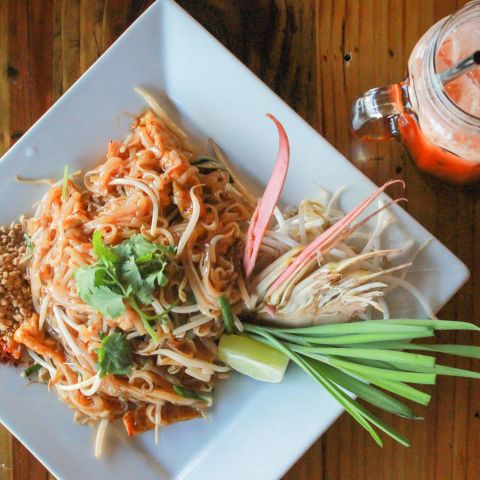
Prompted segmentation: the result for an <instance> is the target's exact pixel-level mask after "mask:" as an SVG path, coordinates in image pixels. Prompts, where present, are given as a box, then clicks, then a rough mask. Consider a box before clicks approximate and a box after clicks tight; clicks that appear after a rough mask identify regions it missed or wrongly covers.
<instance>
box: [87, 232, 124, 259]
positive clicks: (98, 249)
mask: <svg viewBox="0 0 480 480" xmlns="http://www.w3.org/2000/svg"><path fill="white" fill-rule="evenodd" d="M92 245H93V251H94V252H95V255H96V256H97V257H98V259H99V260H103V261H105V260H106V261H107V262H112V263H116V262H118V261H119V260H120V259H119V258H118V256H117V255H116V254H115V252H114V250H113V249H112V248H110V247H107V246H106V245H105V243H104V242H103V237H102V234H101V233H100V231H99V230H96V231H95V232H94V234H93V237H92Z"/></svg>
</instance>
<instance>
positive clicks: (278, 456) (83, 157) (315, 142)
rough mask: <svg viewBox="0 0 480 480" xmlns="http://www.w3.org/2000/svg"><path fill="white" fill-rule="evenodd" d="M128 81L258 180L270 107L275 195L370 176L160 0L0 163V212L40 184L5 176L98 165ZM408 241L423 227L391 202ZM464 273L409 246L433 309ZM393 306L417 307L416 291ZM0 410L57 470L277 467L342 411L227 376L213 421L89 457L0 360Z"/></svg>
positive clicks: (201, 476)
mask: <svg viewBox="0 0 480 480" xmlns="http://www.w3.org/2000/svg"><path fill="white" fill-rule="evenodd" d="M135 86H142V87H145V88H147V89H153V90H154V91H158V92H159V91H163V92H165V93H166V94H167V96H168V97H169V98H170V99H171V100H172V101H173V104H174V105H175V106H176V108H177V109H178V112H179V116H180V118H181V119H182V120H183V122H184V123H187V125H188V126H189V127H192V128H193V129H194V130H195V131H196V132H197V133H198V134H199V135H200V136H205V137H207V136H208V137H211V138H214V139H215V141H216V142H217V143H218V144H219V145H220V146H221V147H222V148H223V150H224V151H225V152H226V153H227V155H228V156H229V157H230V159H231V160H232V161H233V162H234V163H235V164H236V165H238V166H239V167H240V168H241V169H242V170H243V171H244V172H245V173H246V174H247V175H248V176H250V177H251V178H252V179H253V180H254V181H257V182H259V183H265V180H266V179H267V178H268V176H269V174H270V171H271V168H272V165H273V163H274V159H275V155H276V150H277V135H276V132H275V131H274V128H273V127H272V124H271V122H270V121H268V120H266V119H265V117H264V115H265V113H267V112H271V113H273V114H274V115H276V116H277V117H278V118H279V119H280V120H281V121H282V123H283V124H284V125H285V128H286V130H287V132H288V134H289V137H290V142H291V147H292V159H291V168H290V173H289V178H288V180H287V183H286V186H285V191H284V197H283V198H284V199H285V200H287V201H288V202H289V203H290V202H297V201H299V200H300V199H301V198H304V197H306V196H309V195H314V194H315V193H316V190H317V186H318V185H320V184H321V185H322V186H324V187H325V188H328V189H329V190H330V191H334V190H335V189H337V188H338V187H340V186H343V185H350V186H351V188H350V189H349V191H348V192H347V194H345V195H344V197H343V199H342V202H343V203H342V207H343V208H345V209H348V208H350V207H352V206H353V205H354V204H355V203H356V202H357V201H358V200H360V199H361V198H363V197H365V196H366V195H367V194H368V193H370V192H371V191H372V190H373V188H374V185H373V184H372V183H371V182H370V181H369V180H368V179H367V178H366V177H364V176H363V175H362V174H361V173H360V172H359V171H358V170H357V169H356V168H355V167H353V166H352V165H351V164H350V163H349V162H348V161H347V160H346V159H345V158H344V157H342V156H341V155H340V154H339V153H338V152H337V151H336V150H335V149H334V148H333V147H332V146H330V145H329V144H328V143H327V142H326V141H325V140H324V139H323V138H322V137H321V136H320V135H319V134H318V133H317V132H316V131H315V130H314V129H312V128H311V127H310V126H309V125H308V124H307V123H306V122H305V121H304V120H302V119H301V118H300V117H299V116H298V115H297V114H296V113H295V112H294V111H293V110H292V109H291V108H290V107H289V106H288V105H286V104H285V103H284V102H283V101H281V100H280V99H279V98H278V97H277V96H276V95H275V94H274V93H272V92H271V91H270V90H269V89H268V88H267V87H266V86H265V85H264V84H263V83H261V82H260V81H259V80H258V79H257V78H256V77H255V76H254V75H253V74H252V73H251V72H250V71H249V70H248V69H247V68H245V66H243V65H242V64H241V63H240V62H239V61H238V60H237V59H235V58H234V57H233V55H231V54H230V53H229V52H228V51H227V50H226V49H225V48H224V47H222V46H221V45H220V44H219V43H218V42H217V41H216V40H215V39H214V38H213V37H212V36H210V35H209V34H208V33H207V32H206V31H205V30H204V29H203V28H202V27H201V26H200V25H198V24H197V23H196V22H195V21H194V20H193V19H192V18H190V17H189V16H188V15H187V14H186V13H185V12H184V11H183V10H182V9H181V8H180V7H178V6H177V5H176V4H175V3H173V2H172V1H170V0H164V1H158V2H156V3H155V4H154V5H153V6H152V7H151V8H150V9H149V10H148V11H147V12H145V13H144V14H143V15H142V16H141V17H140V18H139V19H138V20H137V21H136V22H135V23H134V24H133V25H132V26H131V27H130V28H129V29H128V30H127V31H126V32H125V33H124V34H123V35H122V37H121V38H120V39H119V40H118V41H117V42H116V43H115V44H114V45H113V46H112V47H111V48H110V49H109V50H108V51H107V52H106V53H105V54H104V55H103V56H102V57H101V59H100V60H98V61H97V62H96V63H95V64H94V65H93V66H92V68H91V69H90V70H89V71H88V72H87V73H86V74H85V75H84V76H83V77H82V78H81V79H80V80H79V81H78V82H77V83H76V84H75V85H74V86H73V87H72V88H71V89H70V90H69V91H68V92H67V93H66V94H65V95H64V96H63V97H62V98H61V100H59V101H58V102H57V103H56V104H55V105H54V106H53V107H52V108H51V109H50V110H49V111H48V112H47V113H46V114H45V115H44V116H43V117H42V118H41V119H40V120H39V121H38V122H37V123H36V124H35V125H34V126H33V127H32V128H31V130H30V131H29V132H28V133H27V134H26V135H24V137H23V138H22V139H21V140H20V141H19V142H17V144H16V145H15V146H14V147H13V148H12V149H11V150H10V151H9V152H8V153H7V154H6V155H5V156H4V157H3V159H2V160H1V161H0V178H1V182H0V202H1V203H0V204H1V205H2V209H1V211H0V223H5V222H7V221H11V220H13V219H14V218H16V217H17V216H18V215H19V214H21V213H26V212H30V211H31V205H32V203H33V202H34V201H35V200H36V199H38V198H39V197H40V195H41V194H42V193H43V191H42V188H40V187H34V186H25V185H19V184H18V183H15V181H14V178H15V176H16V175H17V174H20V175H23V176H25V177H57V178H59V177H60V176H61V173H62V170H63V166H64V165H65V164H67V163H68V164H69V165H70V166H71V167H74V168H85V167H87V166H91V165H92V164H94V163H98V162H99V161H100V159H101V158H102V155H103V154H104V152H105V149H106V145H107V143H108V141H109V140H110V139H112V138H121V137H122V136H123V135H125V133H126V131H127V128H128V125H129V123H130V121H131V119H130V118H129V117H127V116H125V115H123V113H122V112H125V111H129V112H134V113H138V112H140V111H141V110H142V109H143V108H144V105H143V103H142V100H141V99H140V98H139V97H138V96H137V94H135V93H134V91H133V88H134V87H135ZM395 211H396V214H397V215H398V216H399V217H400V219H401V221H402V224H403V228H404V230H405V232H407V233H408V234H409V235H410V236H411V237H412V238H414V239H415V240H416V241H417V242H418V244H424V243H425V242H426V241H427V240H428V239H430V238H431V235H430V234H429V233H428V232H427V231H426V230H425V229H424V228H422V227H421V226H420V225H419V224H418V223H417V222H416V221H415V220H413V219H412V218H411V217H410V216H409V215H408V214H407V213H405V212H404V211H403V210H401V209H399V208H396V209H395ZM467 278H468V271H467V269H466V267H465V266H464V265H463V264H462V263H461V262H460V261H459V260H458V259H457V258H456V257H455V256H454V255H453V254H452V253H451V252H450V251H448V250H447V249H446V248H445V247H444V246H443V245H442V244H440V242H438V241H437V240H436V239H432V240H431V242H430V243H429V244H428V246H427V247H426V248H425V249H424V250H423V252H422V254H421V255H420V256H419V257H417V259H416V261H415V265H414V268H413V269H412V272H411V273H410V277H409V280H410V281H412V283H414V284H415V285H416V286H417V287H418V288H419V289H420V290H421V291H422V292H423V293H424V294H425V296H426V297H427V299H428V300H429V301H430V303H431V305H432V307H433V309H434V310H438V309H439V308H440V307H441V306H442V305H443V304H444V303H445V302H447V301H448V300H449V299H450V297H451V296H452V295H453V294H454V293H455V292H456V291H457V289H458V288H459V287H460V286H461V285H462V284H463V283H464V282H465V280H466V279H467ZM401 303H402V307H403V310H401V311H397V314H403V315H418V314H421V312H418V311H417V310H416V307H415V304H414V302H411V303H409V302H408V301H407V300H406V296H405V297H404V300H403V301H402V302H401ZM0 372H1V373H0V391H1V394H0V420H1V421H2V423H4V424H5V425H6V426H7V427H8V428H9V429H10V430H11V431H12V432H13V433H14V434H15V435H16V436H17V437H18V438H19V439H20V440H21V441H22V442H23V443H24V444H26V446H27V447H28V448H29V449H30V450H31V451H32V452H33V453H34V454H35V455H36V456H37V457H38V458H39V459H40V460H41V461H42V462H43V463H44V464H45V465H46V466H47V467H48V468H49V469H50V470H51V471H52V472H53V473H54V475H56V476H57V477H58V478H60V479H64V480H84V479H86V478H88V479H90V480H95V479H106V478H114V479H116V480H122V479H131V478H137V479H141V480H149V479H168V478H173V479H185V480H194V479H195V480H207V479H208V480H215V479H219V480H220V479H221V480H225V479H229V480H235V479H238V480H240V479H242V480H243V479H245V478H248V479H249V480H255V479H258V480H268V479H275V478H279V477H280V476H281V475H282V474H283V473H284V472H285V471H286V470H287V469H288V468H289V467H290V465H292V463H293V462H295V460H296V459H297V458H298V457H299V456H300V455H301V454H302V453H303V452H304V451H305V450H306V449H307V448H308V447H309V446H310V445H311V443H312V442H313V441H314V440H315V439H316V438H317V437H318V436H319V435H321V434H322V432H324V431H325V430H326V429H327V427H328V426H329V425H330V424H331V423H332V422H333V421H334V420H335V419H336V418H337V417H338V415H339V414H340V413H341V411H342V409H341V408H340V407H339V406H338V405H337V403H336V402H335V401H334V400H332V399H331V398H330V397H329V396H328V394H327V393H325V392H324V391H323V390H322V389H321V388H319V387H318V385H317V384H315V383H314V382H313V381H311V380H310V379H309V378H308V377H306V376H305V375H304V374H303V373H301V372H300V371H298V370H297V369H295V368H290V370H289V372H288V375H287V378H286V381H284V382H283V383H281V384H276V385H268V384H262V383H257V382H254V381H251V380H249V379H247V378H244V377H243V378H242V377H240V376H234V377H233V378H232V379H231V380H229V381H226V382H223V384H221V385H220V387H219V388H218V391H217V393H216V402H215V403H216V406H215V408H214V409H213V411H212V413H211V419H210V421H204V420H194V421H191V422H187V423H184V424H177V425H174V426H171V427H169V428H167V429H165V430H164V431H162V432H161V434H160V444H159V447H158V448H156V447H155V446H154V442H153V436H152V435H151V434H146V435H143V436H141V437H139V438H136V439H134V440H125V438H124V437H123V436H122V435H121V434H120V433H118V432H119V431H120V429H119V431H118V432H116V431H115V430H114V431H112V432H111V433H110V435H109V440H110V442H109V445H110V447H109V448H108V449H107V452H106V454H105V456H104V457H103V458H101V459H100V460H95V458H94V456H93V443H92V439H93V431H92V430H91V429H89V428H87V427H81V426H77V425H74V424H73V421H72V416H73V415H72V412H71V411H70V410H69V409H68V408H67V407H66V406H64V405H61V404H60V403H59V402H58V401H57V399H56V397H55V396H54V394H52V393H49V392H47V389H46V388H45V386H43V385H32V386H27V382H26V380H25V379H23V378H21V377H20V376H19V375H18V373H17V372H15V371H14V370H13V369H10V368H7V367H1V368H0Z"/></svg>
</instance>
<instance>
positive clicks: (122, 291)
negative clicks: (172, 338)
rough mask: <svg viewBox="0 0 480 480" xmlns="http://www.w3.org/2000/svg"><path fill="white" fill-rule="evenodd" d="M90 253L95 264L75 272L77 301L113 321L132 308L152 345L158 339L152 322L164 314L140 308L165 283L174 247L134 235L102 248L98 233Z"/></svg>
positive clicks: (165, 313)
mask: <svg viewBox="0 0 480 480" xmlns="http://www.w3.org/2000/svg"><path fill="white" fill-rule="evenodd" d="M92 245H93V251H94V252H95V255H96V256H97V258H98V261H97V262H96V263H95V264H93V265H88V266H85V267H82V268H79V269H78V270H77V271H76V272H75V280H76V282H77V290H78V295H79V296H80V298H81V299H82V300H83V301H84V302H85V303H86V304H87V305H90V306H91V307H93V308H95V310H98V311H99V312H100V313H102V314H103V315H105V316H108V317H111V318H115V317H119V316H120V315H122V314H123V313H124V312H125V310H126V306H125V305H126V304H128V305H130V307H131V308H133V309H134V310H135V311H136V312H137V313H138V315H139V316H140V318H141V319H142V321H143V324H144V326H145V329H146V330H147V332H148V333H149V335H150V336H151V337H152V339H153V340H154V341H155V342H158V336H157V334H156V332H155V330H154V328H153V327H152V325H151V323H150V322H152V321H156V320H158V319H159V318H163V317H165V316H166V315H167V312H164V313H162V314H160V315H147V314H146V313H145V312H143V311H142V309H141V307H140V305H148V304H151V303H152V302H153V300H154V297H153V292H154V291H155V289H156V288H158V287H163V286H165V285H166V284H167V282H168V279H167V277H166V275H165V272H164V271H165V267H166V266H167V264H168V256H169V255H171V254H173V253H174V252H175V248H174V247H164V246H162V245H158V244H156V243H153V242H150V241H148V240H147V239H146V238H145V237H144V236H143V235H135V236H133V237H131V238H129V239H128V240H125V241H123V242H122V243H120V244H119V245H117V246H115V247H109V246H107V245H105V243H104V242H103V239H102V235H101V233H100V232H98V231H96V232H95V233H94V234H93V237H92Z"/></svg>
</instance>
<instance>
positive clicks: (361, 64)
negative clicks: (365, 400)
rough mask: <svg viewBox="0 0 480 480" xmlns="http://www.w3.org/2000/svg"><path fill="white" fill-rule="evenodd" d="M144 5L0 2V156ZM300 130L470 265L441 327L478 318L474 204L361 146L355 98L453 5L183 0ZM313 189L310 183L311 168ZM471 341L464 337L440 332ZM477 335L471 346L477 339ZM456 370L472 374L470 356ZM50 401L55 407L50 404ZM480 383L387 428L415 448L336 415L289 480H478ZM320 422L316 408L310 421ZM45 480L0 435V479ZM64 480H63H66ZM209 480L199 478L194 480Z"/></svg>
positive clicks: (435, 0) (405, 162)
mask: <svg viewBox="0 0 480 480" xmlns="http://www.w3.org/2000/svg"><path fill="white" fill-rule="evenodd" d="M150 3H151V2H150V1H141V0H31V1H27V0H0V150H1V151H2V152H3V151H5V150H7V149H8V147H9V146H10V145H12V144H13V143H14V142H15V141H16V140H17V139H18V138H20V137H21V136H22V135H23V133H24V132H25V131H26V130H27V129H28V128H29V127H30V125H31V124H32V123H33V122H34V121H35V120H36V119H37V118H38V117H40V115H41V114H42V113H43V112H44V111H45V110H47V108H48V107H49V106H50V105H51V104H52V103H53V102H54V101H55V100H57V99H58V97H60V95H61V94H62V93H63V92H64V91H65V90H66V89H67V88H68V87H69V86H70V85H71V84H72V83H73V82H74V81H75V80H76V79H77V78H78V77H79V76H80V74H81V73H82V72H83V71H84V70H85V69H87V68H88V67H89V66H90V64H91V63H92V62H94V61H95V60H96V59H97V58H98V57H99V55H100V54H101V53H102V52H103V51H104V50H105V49H106V48H107V47H108V46H109V45H110V44H111V43H112V42H113V41H114V40H115V39H116V38H117V37H118V36H119V35H120V34H121V33H122V32H123V30H125V28H126V27H127V26H128V25H129V24H130V23H131V22H132V21H133V20H134V19H135V18H136V17H137V16H138V15H139V14H140V13H141V12H142V11H143V10H144V9H145V8H146V7H147V6H148V5H149V4H150ZM179 3H180V4H181V5H182V6H183V7H184V8H186V9H187V10H188V11H189V12H190V13H191V14H192V15H193V16H194V17H195V18H196V19H197V20H199V21H200V23H202V24H203V25H204V26H205V27H206V28H207V29H208V30H209V31H210V32H212V33H213V35H215V36H216V37H217V38H218V39H219V40H220V41H221V42H223V43H224V44H225V45H226V46H227V47H228V48H229V49H230V50H231V51H232V52H233V53H234V54H235V55H237V56H238V57H239V58H240V59H241V60H242V61H243V62H245V63H246V65H248V67H250V68H251V69H252V70H253V71H254V72H255V73H256V74H257V75H258V76H259V77H260V78H261V79H262V80H263V81H265V82H266V83H267V84H268V85H269V86H270V87H271V88H272V89H273V90H274V91H275V92H277V93H278V94H279V95H280V96H281V97H282V98H283V99H285V101H287V102H288V103H289V104H290V105H291V106H292V107H293V108H295V109H296V110H297V111H298V112H299V114H300V115H302V116H303V117H304V118H305V119H306V120H307V121H308V122H310V124H311V125H313V126H314V127H315V128H316V129H317V130H318V131H319V132H321V133H322V135H324V136H325V137H326V138H327V139H328V140H329V141H330V142H331V143H332V144H333V145H335V146H336V147H337V148H338V149H339V150H340V151H341V152H342V153H343V154H344V155H346V156H347V157H348V158H350V159H351V161H352V162H353V163H354V164H355V165H356V166H357V167H358V168H360V169H361V170H362V171H363V172H365V173H366V174H367V175H368V176H369V177H370V178H371V179H373V180H374V181H375V182H377V183H382V182H384V181H385V180H387V179H390V178H392V177H395V178H403V179H404V180H405V181H406V182H407V196H408V198H409V200H410V201H409V203H408V205H407V206H406V209H407V210H408V211H409V212H410V213H411V214H412V215H413V216H414V217H415V218H417V219H418V220H419V221H420V223H422V224H423V225H424V226H425V227H426V228H428V229H429V230H430V231H431V232H432V233H433V234H434V235H436V236H437V237H438V238H439V239H440V240H441V241H442V242H444V243H445V244H446V245H447V246H448V247H449V248H450V249H451V250H452V251H453V252H455V253H456V254H457V255H458V256H459V257H460V258H461V259H462V260H463V261H464V262H465V263H466V264H467V265H468V266H469V267H470V268H471V270H472V272H474V273H473V275H472V279H471V280H470V281H469V283H468V284H467V285H466V286H465V287H464V288H463V289H462V290H461V292H460V293H459V294H458V295H457V296H456V297H455V299H454V300H452V301H451V302H450V303H449V304H448V306H447V307H445V308H444V309H443V311H442V312H441V316H442V318H459V319H465V320H472V319H475V318H477V319H478V320H480V296H478V297H476V296H475V295H474V292H476V291H477V290H478V288H479V282H480V249H478V248H476V245H480V203H479V195H478V192H462V191H457V190H454V189H451V188H449V187H447V186H444V185H441V184H438V183H435V182H432V181H431V180H429V179H427V178H425V177H423V176H422V175H420V174H419V173H418V172H417V171H416V170H415V168H414V167H413V165H412V164H411V163H410V161H409V159H408V158H407V155H406V154H405V152H404V151H403V150H402V148H401V147H400V145H398V144H395V143H392V144H387V145H379V146H376V145H361V144H359V143H358V142H357V141H355V140H354V139H353V138H352V136H351V134H350V131H349V111H350V106H351V104H352V102H353V100H354V99H355V98H356V97H357V96H358V95H359V94H360V93H361V92H363V91H364V90H366V89H368V88H371V87H374V86H380V85H386V84H389V83H392V82H396V81H399V80H400V79H401V78H402V76H403V75H404V73H405V65H406V62H407V59H408V55H409V53H410V51H411V50H412V48H413V46H414V45H415V42H416V41H417V39H418V38H419V37H420V35H421V34H422V33H423V32H424V31H425V30H426V29H427V28H428V27H429V26H430V25H432V24H433V23H434V22H435V21H436V20H438V19H440V18H442V17H443V16H445V15H447V14H449V13H451V12H453V11H454V10H455V9H456V8H458V7H460V6H461V5H462V4H463V3H465V2H464V1H463V0H460V1H456V0H422V1H417V0H276V1H274V0H244V1H242V0H180V2H179ZM318 181H319V182H321V172H319V178H318ZM443 340H446V341H459V342H467V341H471V340H472V339H471V338H470V335H469V334H465V333H462V334H458V335H455V334H453V335H444V338H443ZM477 340H478V339H477ZM456 363H457V365H458V366H463V367H476V368H477V369H479V368H480V365H478V364H477V365H473V362H470V361H468V360H457V362H456ZM52 401H56V400H55V399H53V398H52ZM478 410H480V388H479V386H478V385H474V384H473V382H469V381H466V380H453V379H440V381H439V383H438V386H437V387H436V388H435V389H434V399H433V401H432V403H431V405H430V407H429V408H428V411H427V410H424V411H422V409H419V413H420V414H421V415H423V416H425V421H419V422H415V423H412V422H407V421H402V420H399V419H396V418H390V416H388V415H387V416H386V417H388V418H387V420H388V421H389V422H390V423H391V424H393V425H394V426H395V427H396V428H398V430H400V431H401V432H403V433H404V434H407V435H408V437H409V438H410V439H411V440H412V447H411V448H409V449H405V448H403V447H401V446H398V445H397V444H395V443H394V442H393V441H390V440H387V441H386V445H385V447H384V448H383V450H382V449H379V448H378V447H376V446H375V445H374V443H373V442H372V441H371V440H370V439H369V438H368V435H367V434H366V433H364V431H363V430H362V429H361V428H360V427H359V426H357V425H356V423H355V422H354V421H352V419H351V418H350V417H349V416H347V415H343V416H342V417H341V418H340V419H339V420H338V421H337V422H336V423H335V425H333V426H332V427H331V428H330V430H329V431H328V432H327V433H326V434H325V435H324V436H323V437H322V438H320V439H319V440H318V441H317V442H316V443H315V444H314V445H313V446H312V448H311V449H310V450H309V451H308V452H307V453H306V454H305V455H304V457H303V458H302V459H301V460H299V461H298V463H297V464H296V465H295V466H294V467H292V469H291V470H290V472H289V473H288V474H287V475H286V476H285V479H288V480H317V479H318V480H335V479H342V480H372V479H378V480H387V479H388V480H400V479H402V480H407V479H408V480H427V479H428V480H462V479H464V480H473V479H478V478H480V455H479V454H478V448H479V438H480V419H479V416H480V415H479V414H478V413H477V412H478ZM318 414H319V415H321V414H322V412H319V413H318ZM47 478H53V477H52V476H49V474H48V472H47V471H46V470H45V469H44V468H43V467H42V466H41V465H40V464H39V463H38V462H37V461H36V460H35V459H34V458H33V457H32V456H31V455H30V454H29V453H28V451H27V450H26V449H25V448H24V447H23V446H22V445H21V444H20V442H18V441H17V440H16V439H14V438H13V437H12V436H11V435H10V434H9V433H8V432H7V431H6V430H0V480H7V479H8V480H11V479H14V480H41V479H47ZM65 480H68V479H65ZM205 480H208V479H205Z"/></svg>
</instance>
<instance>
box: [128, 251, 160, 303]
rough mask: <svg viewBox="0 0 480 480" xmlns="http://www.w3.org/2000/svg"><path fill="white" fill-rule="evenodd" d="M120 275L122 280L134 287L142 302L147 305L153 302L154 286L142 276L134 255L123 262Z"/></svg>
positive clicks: (134, 292) (133, 289) (135, 293)
mask: <svg viewBox="0 0 480 480" xmlns="http://www.w3.org/2000/svg"><path fill="white" fill-rule="evenodd" d="M120 275H121V279H122V282H123V283H127V284H128V285H129V286H131V287H132V292H133V294H134V295H135V296H136V297H137V298H138V300H139V302H140V303H143V304H144V305H145V304H149V303H152V302H153V296H152V293H153V290H154V287H153V286H151V285H150V284H149V283H147V282H146V280H144V279H143V278H142V275H141V274H140V270H139V269H138V266H137V264H136V262H135V259H134V257H133V256H131V257H129V258H128V259H127V260H125V262H123V263H122V266H121V270H120Z"/></svg>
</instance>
